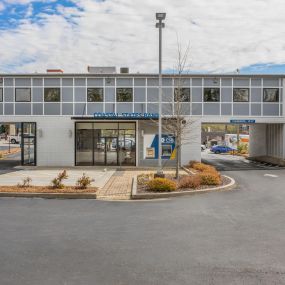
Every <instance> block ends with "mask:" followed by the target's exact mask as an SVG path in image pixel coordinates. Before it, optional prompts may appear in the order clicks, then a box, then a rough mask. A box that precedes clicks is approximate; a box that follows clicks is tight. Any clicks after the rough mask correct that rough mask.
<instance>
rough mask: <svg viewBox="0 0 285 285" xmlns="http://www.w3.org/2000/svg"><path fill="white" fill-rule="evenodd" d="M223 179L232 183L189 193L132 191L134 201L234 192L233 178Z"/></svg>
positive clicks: (189, 191) (234, 183)
mask: <svg viewBox="0 0 285 285" xmlns="http://www.w3.org/2000/svg"><path fill="white" fill-rule="evenodd" d="M222 176H223V177H226V178H228V179H229V180H230V182H229V183H228V184H227V185H223V186H219V187H213V188H206V189H201V190H188V191H183V192H182V191H179V192H178V191H175V192H165V193H140V194H138V193H137V189H132V199H134V200H138V199H161V198H171V197H180V196H186V195H195V194H202V193H209V192H217V191H228V190H232V189H234V188H235V186H236V182H235V180H234V179H233V178H231V177H229V176H226V175H222ZM133 180H135V181H136V180H137V178H136V177H134V178H133ZM133 185H135V183H133Z"/></svg>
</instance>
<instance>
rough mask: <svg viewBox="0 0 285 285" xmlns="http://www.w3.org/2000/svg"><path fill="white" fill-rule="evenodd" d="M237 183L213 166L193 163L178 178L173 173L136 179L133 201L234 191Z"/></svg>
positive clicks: (143, 176) (139, 176)
mask: <svg viewBox="0 0 285 285" xmlns="http://www.w3.org/2000/svg"><path fill="white" fill-rule="evenodd" d="M234 185H235V181H234V180H233V179H232V178H230V177H228V176H225V175H221V174H220V172H218V171H217V170H216V169H215V168H214V167H213V166H210V165H207V164H204V163H201V162H197V161H191V162H190V163H189V164H188V165H185V166H184V167H183V168H182V170H181V171H180V175H179V177H178V178H176V177H175V174H174V172H173V173H169V172H168V173H167V172H166V174H165V178H155V177H154V173H144V174H140V175H138V176H137V177H136V181H134V186H133V193H132V197H133V199H148V198H149V199H151V198H159V197H171V196H180V195H183V194H187V193H189V194H195V193H203V192H209V191H212V190H228V189H232V188H233V186H234Z"/></svg>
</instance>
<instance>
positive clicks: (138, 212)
mask: <svg viewBox="0 0 285 285" xmlns="http://www.w3.org/2000/svg"><path fill="white" fill-rule="evenodd" d="M226 174H227V175H231V176H233V177H234V178H235V179H236V181H237V183H238V188H237V189H236V190H234V191H227V192H216V193H208V194H203V195H196V196H190V197H183V198H173V199H167V200H165V199H164V200H157V201H139V202H106V201H96V200H92V201H90V200H43V199H19V198H18V199H17V198H1V199H0V217H1V219H0V229H1V230H0V244H1V246H0V256H1V258H0V280H1V281H0V283H1V285H18V284H19V285H38V284H41V285H54V284H64V285H78V284H80V285H90V284H100V285H118V284H124V285H125V284H136V285H154V284H155V285H158V284H159V285H160V284H166V285H168V284H171V285H181V284H183V285H184V284H185V285H186V284H187V285H189V284H191V285H192V284H194V285H208V284H209V285H216V284H217V285H233V284H237V285H240V284H245V285H268V284H270V285H271V284H273V285H274V284H275V285H277V284H278V285H279V284H285V248H284V244H285V227H284V224H285V207H284V205H285V190H284V185H285V170H279V171H272V170H271V171H269V170H258V171H254V170H251V171H249V170H246V171H231V172H227V173H226Z"/></svg>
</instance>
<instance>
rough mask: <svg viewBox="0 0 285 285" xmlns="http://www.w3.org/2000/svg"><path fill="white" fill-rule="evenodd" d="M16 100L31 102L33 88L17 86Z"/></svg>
mask: <svg viewBox="0 0 285 285" xmlns="http://www.w3.org/2000/svg"><path fill="white" fill-rule="evenodd" d="M15 101H16V102H31V88H16V90H15Z"/></svg>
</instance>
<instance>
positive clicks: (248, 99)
mask: <svg viewBox="0 0 285 285" xmlns="http://www.w3.org/2000/svg"><path fill="white" fill-rule="evenodd" d="M237 89H239V90H247V100H246V101H242V100H235V90H237ZM249 92H250V91H249V88H243V87H234V88H233V102H235V103H243V102H245V103H248V102H249V101H250V95H249V94H250V93H249Z"/></svg>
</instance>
